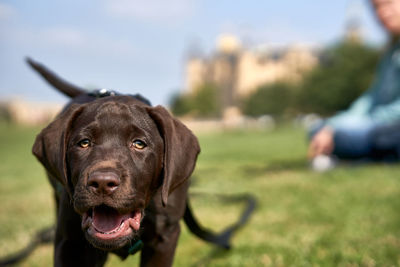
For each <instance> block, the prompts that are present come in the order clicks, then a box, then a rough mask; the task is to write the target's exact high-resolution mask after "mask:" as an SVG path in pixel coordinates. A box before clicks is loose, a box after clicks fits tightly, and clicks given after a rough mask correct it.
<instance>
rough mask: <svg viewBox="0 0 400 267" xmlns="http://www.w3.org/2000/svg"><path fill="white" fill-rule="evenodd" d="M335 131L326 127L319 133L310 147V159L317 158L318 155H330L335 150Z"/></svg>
mask: <svg viewBox="0 0 400 267" xmlns="http://www.w3.org/2000/svg"><path fill="white" fill-rule="evenodd" d="M334 145H335V144H334V141H333V129H332V128H330V127H328V126H326V127H324V128H322V129H321V130H320V131H319V132H317V133H316V134H315V135H314V137H313V138H312V140H311V142H310V145H309V147H308V157H309V158H310V159H311V158H315V157H316V156H318V155H321V154H323V155H330V154H331V153H332V152H333V148H334Z"/></svg>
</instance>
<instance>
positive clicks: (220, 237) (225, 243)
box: [183, 192, 257, 250]
mask: <svg viewBox="0 0 400 267" xmlns="http://www.w3.org/2000/svg"><path fill="white" fill-rule="evenodd" d="M190 195H191V196H195V195H201V196H203V195H208V196H210V195H212V196H215V197H218V198H220V199H221V200H222V201H223V202H225V203H237V202H245V203H246V206H245V208H244V209H243V211H242V213H241V214H240V217H239V219H238V220H237V221H236V222H235V223H233V224H231V225H230V226H229V227H227V228H226V229H225V230H223V231H221V232H219V233H214V232H213V231H211V230H208V229H206V228H203V227H202V226H201V225H200V224H199V223H198V220H196V218H195V216H194V215H193V212H192V209H191V208H190V204H189V201H188V202H187V203H186V210H185V214H184V216H183V219H184V221H185V223H186V225H187V226H188V228H189V230H190V232H192V233H193V234H194V235H196V236H197V237H199V238H200V239H202V240H204V241H206V242H209V243H212V244H214V245H217V246H218V247H221V248H224V249H227V250H228V249H230V248H231V247H232V245H231V239H232V237H233V235H234V234H235V233H236V232H237V231H238V230H239V229H240V228H242V227H243V226H244V225H245V224H246V223H247V222H248V220H249V219H250V216H251V214H252V213H253V211H254V209H255V208H256V206H257V201H256V199H255V197H254V196H252V195H250V194H240V195H225V194H212V193H209V192H195V193H191V194H190Z"/></svg>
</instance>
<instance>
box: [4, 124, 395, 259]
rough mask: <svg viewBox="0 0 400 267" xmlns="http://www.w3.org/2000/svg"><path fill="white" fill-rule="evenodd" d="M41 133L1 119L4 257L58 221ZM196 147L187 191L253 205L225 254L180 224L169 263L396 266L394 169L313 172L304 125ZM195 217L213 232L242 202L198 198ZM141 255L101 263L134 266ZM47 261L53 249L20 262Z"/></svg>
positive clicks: (211, 138)
mask: <svg viewBox="0 0 400 267" xmlns="http://www.w3.org/2000/svg"><path fill="white" fill-rule="evenodd" d="M38 130H39V129H32V128H21V127H16V126H7V125H4V124H1V125H0V182H1V184H0V203H1V205H0V240H1V242H0V257H1V256H4V255H7V254H9V253H11V252H13V251H15V250H17V249H19V248H22V247H23V246H24V245H25V244H27V242H28V241H29V238H30V236H31V235H32V234H33V233H35V231H37V230H38V229H41V228H42V227H44V226H48V225H51V224H52V223H53V219H54V211H53V203H52V197H51V190H50V187H49V185H48V184H47V180H46V178H45V176H44V171H43V169H42V168H41V166H40V165H39V163H37V162H36V160H35V159H34V158H33V156H31V153H30V149H31V146H32V143H33V140H34V136H35V134H36V133H37V132H38ZM199 139H200V143H201V147H202V153H201V156H200V157H199V161H198V164H197V168H196V171H195V174H194V177H193V183H192V189H191V190H192V192H197V191H206V192H211V193H213V192H214V193H224V194H239V193H244V192H250V193H252V194H254V195H255V196H256V198H257V199H258V207H257V210H256V211H255V213H254V215H253V216H252V217H251V220H250V222H249V224H248V225H247V226H246V227H245V228H243V229H241V230H240V231H239V232H238V233H237V235H236V236H235V237H234V239H233V245H234V247H233V249H232V250H231V251H222V250H219V249H216V248H215V247H213V246H212V245H209V244H206V243H204V242H202V241H200V240H198V239H197V238H196V237H194V236H193V235H191V234H190V233H189V232H188V231H187V229H186V227H185V226H183V227H182V228H183V231H182V235H181V238H180V241H179V245H178V249H177V253H176V258H175V266H399V265H400V175H399V174H400V166H398V165H382V164H377V165H369V166H365V165H363V166H361V165H359V166H347V167H346V166H342V167H340V168H337V169H335V170H333V171H330V172H328V173H315V172H312V171H310V169H309V168H308V165H307V161H306V159H305V157H304V155H305V151H306V146H305V137H304V133H303V131H302V130H301V129H297V128H293V127H280V128H278V129H277V130H274V131H271V132H263V131H252V132H244V131H236V132H226V133H209V134H200V135H199ZM192 202H193V206H194V210H195V213H196V215H197V217H198V219H199V220H200V221H201V223H202V224H203V225H204V226H206V227H208V228H211V229H214V230H218V229H222V228H223V227H224V226H227V225H229V223H230V222H233V221H234V220H235V219H236V218H237V216H238V214H239V213H240V211H241V208H242V206H241V205H239V204H226V203H224V202H221V201H220V199H219V198H217V197H213V196H212V194H211V195H210V196H209V197H205V196H202V195H200V196H194V197H193V198H192ZM137 262H138V256H133V257H130V258H128V260H126V261H124V262H121V261H120V260H119V259H118V258H116V257H110V260H109V262H108V264H107V266H136V265H137ZM50 265H52V247H51V246H50V245H48V246H44V247H41V248H39V249H38V250H36V251H35V252H34V254H33V255H32V256H31V257H29V258H28V260H26V261H24V262H23V263H21V265H20V266H50Z"/></svg>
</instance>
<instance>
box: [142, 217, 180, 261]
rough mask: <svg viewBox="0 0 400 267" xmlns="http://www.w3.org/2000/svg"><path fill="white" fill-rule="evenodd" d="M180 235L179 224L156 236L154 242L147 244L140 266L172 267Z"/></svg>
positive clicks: (170, 226) (143, 250)
mask: <svg viewBox="0 0 400 267" xmlns="http://www.w3.org/2000/svg"><path fill="white" fill-rule="evenodd" d="M179 234H180V226H179V223H176V224H173V225H169V226H168V227H166V228H165V231H164V232H163V233H161V234H156V235H155V236H154V238H153V240H152V241H150V242H148V243H147V242H145V245H144V247H143V249H142V253H141V258H140V266H142V267H148V266H155V267H157V266H160V267H161V266H162V267H168V266H172V263H173V260H174V254H175V248H176V245H177V242H178V238H179Z"/></svg>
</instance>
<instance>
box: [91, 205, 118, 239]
mask: <svg viewBox="0 0 400 267" xmlns="http://www.w3.org/2000/svg"><path fill="white" fill-rule="evenodd" d="M92 219H93V226H94V227H95V228H96V230H97V231H100V232H103V233H107V232H111V231H113V230H115V229H117V228H118V227H119V226H120V225H121V223H122V220H123V216H122V215H120V214H119V213H118V211H116V210H114V209H112V208H106V207H96V208H95V209H94V210H93V218H92Z"/></svg>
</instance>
